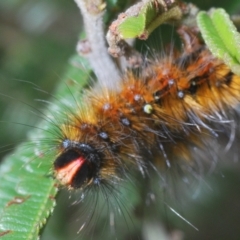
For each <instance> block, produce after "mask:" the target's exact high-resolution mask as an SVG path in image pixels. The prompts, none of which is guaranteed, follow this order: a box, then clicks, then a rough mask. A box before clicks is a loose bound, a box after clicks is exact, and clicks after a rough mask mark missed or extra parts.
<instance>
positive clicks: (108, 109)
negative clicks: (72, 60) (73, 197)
mask: <svg viewBox="0 0 240 240" xmlns="http://www.w3.org/2000/svg"><path fill="white" fill-rule="evenodd" d="M180 31H181V35H182V37H185V38H186V39H185V40H186V41H185V42H187V38H191V39H192V41H191V44H192V46H189V45H187V44H185V50H184V52H183V53H177V52H173V53H172V54H171V55H170V56H167V57H165V58H162V59H160V60H153V62H151V65H149V66H147V67H146V68H144V69H143V70H142V72H141V73H140V74H139V76H135V75H134V74H132V73H127V74H126V76H125V77H123V80H122V82H120V83H119V86H116V90H115V91H114V90H108V89H106V88H103V89H99V87H98V89H97V90H96V89H92V90H91V91H90V92H89V93H88V94H87V96H86V97H85V99H84V102H85V103H84V107H79V109H77V114H74V115H73V116H69V120H68V121H67V123H66V124H63V125H62V127H61V129H62V139H61V143H60V146H59V156H58V157H57V159H56V160H55V162H54V169H55V175H56V178H57V179H59V180H60V182H61V183H62V184H64V185H67V186H69V187H70V188H76V189H77V188H82V187H83V188H84V187H86V186H88V185H92V184H96V185H100V184H102V183H104V182H106V181H109V182H111V181H113V182H115V181H118V180H120V179H121V178H122V176H124V174H125V173H126V172H129V171H131V168H135V169H139V170H140V171H141V172H142V174H143V175H147V172H148V170H149V168H151V165H152V164H154V167H152V168H154V169H155V167H159V168H162V167H163V168H171V167H172V165H174V164H176V165H181V163H182V162H183V163H185V164H189V165H190V166H191V165H194V162H195V160H194V154H193V153H191V151H192V150H191V149H193V150H194V149H199V150H201V149H202V148H203V147H204V146H205V144H206V142H208V141H209V140H210V141H212V139H214V140H215V139H216V138H217V137H218V135H220V134H226V135H227V137H229V138H231V134H232V133H231V130H234V129H231V120H230V119H228V117H227V115H226V112H227V111H229V110H230V109H233V108H234V106H237V104H238V102H239V98H240V97H239V90H240V85H239V83H238V81H240V79H239V77H238V76H236V75H234V74H233V73H232V72H231V70H230V69H229V68H228V67H227V66H226V65H225V64H224V63H223V62H222V61H221V60H218V59H216V58H214V57H213V56H212V54H211V53H210V52H209V50H208V49H207V48H206V47H205V46H204V45H201V44H200V43H199V42H198V41H197V40H196V36H195V35H194V34H193V33H192V32H191V31H190V30H189V29H186V28H182V29H180ZM214 124H217V125H220V126H218V128H216V127H215V126H214ZM221 125H222V126H221ZM228 125H229V126H228ZM225 129H226V130H225ZM224 131H226V132H224ZM199 134H201V137H202V138H201V139H200V138H199ZM230 144H231V143H230ZM203 151H204V150H203ZM209 161H210V160H209Z"/></svg>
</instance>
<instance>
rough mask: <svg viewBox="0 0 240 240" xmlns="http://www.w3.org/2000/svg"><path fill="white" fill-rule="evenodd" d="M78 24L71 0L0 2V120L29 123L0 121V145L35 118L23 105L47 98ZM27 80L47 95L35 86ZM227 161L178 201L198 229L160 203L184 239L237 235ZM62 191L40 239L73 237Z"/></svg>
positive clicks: (20, 134)
mask: <svg viewBox="0 0 240 240" xmlns="http://www.w3.org/2000/svg"><path fill="white" fill-rule="evenodd" d="M188 2H190V1H188ZM192 2H193V3H194V4H196V5H197V6H199V8H201V9H205V10H208V9H209V8H211V7H222V8H224V9H226V11H227V12H230V13H239V12H240V3H239V0H221V1H219V0H205V1H202V0H194V1H192ZM81 27H82V25H81V21H80V18H79V10H78V9H77V7H76V6H75V3H74V1H73V0H72V1H67V0H52V1H48V0H34V1H33V0H15V1H14V0H10V1H9V0H1V1H0V93H3V94H5V95H7V96H10V97H6V96H0V112H1V117H2V121H8V122H20V123H25V124H26V125H29V127H25V126H23V125H21V124H11V123H10V124H6V123H1V125H0V132H1V134H0V146H4V145H6V144H8V143H17V142H20V141H22V139H23V138H25V135H26V131H27V130H29V129H31V126H33V125H35V123H36V121H38V116H36V115H34V114H32V113H31V112H30V111H31V110H29V107H28V106H27V104H30V105H31V106H33V107H36V108H37V107H39V106H38V105H39V104H38V103H37V101H34V99H49V98H50V97H51V92H52V91H53V89H54V88H55V85H56V84H57V83H58V81H59V78H60V76H61V75H62V73H63V72H64V70H65V67H66V63H67V61H68V59H69V58H70V56H71V55H72V54H73V53H74V52H75V45H76V42H77V39H78V35H79V32H80V30H81ZM31 83H34V84H37V85H38V86H39V89H43V90H44V91H46V92H49V94H45V93H43V92H41V91H38V90H36V89H35V88H34V87H33V86H32V85H31ZM19 100H21V101H22V102H24V103H21V102H20V101H19ZM29 112H30V114H29ZM29 116H30V117H29ZM9 148H12V146H10V147H9ZM4 149H5V148H4ZM4 153H5V152H3V151H2V152H1V154H2V155H3V154H4ZM229 165H230V166H229V167H227V168H226V169H225V170H222V171H221V173H222V174H217V176H216V175H212V176H210V177H209V178H206V179H205V182H206V185H205V187H204V188H203V190H202V191H201V192H200V193H199V196H198V197H197V198H196V199H194V201H188V202H186V203H185V204H183V206H182V208H183V209H182V211H181V214H183V215H184V217H186V219H188V220H189V221H191V223H193V224H194V225H195V226H197V227H198V228H199V231H196V230H195V229H193V228H192V227H190V226H189V225H187V224H186V223H185V222H184V221H182V220H181V219H180V218H178V217H177V216H176V215H175V214H172V213H171V212H170V213H169V210H168V209H166V208H164V207H163V209H162V210H161V211H162V215H163V220H164V222H165V224H166V226H167V227H169V229H181V231H183V232H184V235H185V238H184V239H189V240H192V239H194V240H197V239H199V240H202V239H204V240H208V239H209V240H210V239H211V240H213V239H214V240H215V239H219V240H221V239H222V240H225V239H231V240H234V239H236V240H237V239H239V236H240V230H239V224H240V204H239V202H240V191H239V185H238V184H240V175H239V163H237V164H235V165H234V167H232V164H229ZM130 190H131V189H130ZM129 192H132V191H128V193H129ZM133 192H134V191H133ZM136 194H137V193H136ZM62 195H63V197H61V198H59V202H58V206H57V208H56V211H55V212H54V214H53V216H52V218H51V219H50V222H49V225H48V226H47V228H46V229H44V231H43V236H42V239H46V240H51V239H56V240H61V239H70V238H69V234H71V236H72V239H75V238H76V235H75V233H76V231H77V230H78V229H79V226H80V225H81V224H80V221H81V219H82V218H81V216H79V217H77V220H78V221H76V216H75V215H74V214H72V213H75V212H76V211H77V212H78V213H81V210H77V209H78V208H79V205H76V206H71V203H72V202H73V199H74V196H72V198H71V199H70V200H69V197H68V194H67V193H64V192H63V193H62ZM127 196H128V195H127ZM77 197H78V196H77ZM128 197H129V198H130V199H132V198H134V197H136V196H135V195H134V194H132V195H131V196H128ZM180 197H181V196H179V198H180ZM0 198H1V196H0ZM123 201H125V200H123ZM175 201H176V199H175ZM163 205H164V204H163ZM80 207H81V206H80ZM73 216H74V217H73ZM100 220H101V219H100ZM60 229H61V230H62V231H60ZM73 229H74V230H73ZM99 231H100V230H99ZM90 236H91V235H90Z"/></svg>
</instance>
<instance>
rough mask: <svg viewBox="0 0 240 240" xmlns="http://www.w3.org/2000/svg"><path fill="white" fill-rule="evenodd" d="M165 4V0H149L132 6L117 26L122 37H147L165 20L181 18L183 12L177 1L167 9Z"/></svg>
mask: <svg viewBox="0 0 240 240" xmlns="http://www.w3.org/2000/svg"><path fill="white" fill-rule="evenodd" d="M164 4H165V3H164V2H163V1H147V2H142V3H139V4H138V5H136V6H133V8H132V9H131V8H130V9H129V10H128V14H126V16H125V17H124V18H125V19H124V20H123V21H122V22H121V23H120V24H119V26H118V28H117V29H118V32H119V35H120V36H121V39H129V38H137V37H138V38H141V39H146V38H147V37H148V36H149V34H150V33H151V32H152V31H153V30H154V29H155V28H156V27H158V26H159V25H160V24H162V23H163V22H166V21H168V20H170V19H171V20H173V19H175V20H176V19H180V18H181V16H182V13H181V10H180V8H179V7H178V6H176V2H173V4H172V5H171V6H168V8H166V9H165V6H164ZM140 5H141V7H140ZM163 6H164V7H163ZM139 9H140V11H139V12H138V10H139Z"/></svg>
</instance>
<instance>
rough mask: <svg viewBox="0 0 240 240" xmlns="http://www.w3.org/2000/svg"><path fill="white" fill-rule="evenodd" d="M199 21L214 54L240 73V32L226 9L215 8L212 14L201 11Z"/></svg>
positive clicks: (204, 36) (235, 71) (203, 34)
mask: <svg viewBox="0 0 240 240" xmlns="http://www.w3.org/2000/svg"><path fill="white" fill-rule="evenodd" d="M197 23H198V26H199V28H200V31H201V33H202V36H203V38H204V40H205V42H206V44H207V45H208V47H209V49H210V50H211V52H212V53H213V55H214V56H216V57H218V58H220V59H223V61H224V62H225V63H226V64H227V65H228V66H229V67H230V68H231V70H232V71H233V72H234V73H236V74H238V75H240V34H239V33H238V32H237V30H236V27H235V26H234V24H233V23H232V21H231V20H230V18H229V15H228V14H227V13H226V12H225V10H223V9H216V10H213V11H212V12H211V15H209V14H207V13H206V12H200V13H199V14H198V16H197Z"/></svg>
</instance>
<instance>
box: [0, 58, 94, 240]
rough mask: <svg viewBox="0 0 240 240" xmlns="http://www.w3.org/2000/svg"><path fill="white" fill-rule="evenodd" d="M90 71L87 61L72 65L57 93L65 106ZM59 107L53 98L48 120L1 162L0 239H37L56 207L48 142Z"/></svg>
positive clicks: (54, 153)
mask: <svg viewBox="0 0 240 240" xmlns="http://www.w3.org/2000/svg"><path fill="white" fill-rule="evenodd" d="M72 62H73V63H74V65H79V64H80V62H81V65H82V64H83V63H84V62H85V61H84V59H82V58H80V57H79V56H75V57H74V58H73V59H72ZM79 66H80V65H79ZM89 71H90V69H89V68H88V66H87V65H85V66H84V67H82V69H79V68H77V67H74V66H73V65H71V66H69V68H68V71H67V73H66V75H65V77H64V78H63V79H62V81H61V83H60V85H59V87H58V89H57V91H56V94H54V96H59V97H61V102H63V104H64V106H65V107H66V102H68V101H69V102H72V101H73V99H72V98H73V95H76V94H79V90H80V89H81V88H82V87H83V86H84V85H85V84H86V82H87V80H88V76H89ZM74 81H77V84H74ZM58 108H60V106H59V102H58V100H55V101H53V104H51V105H50V107H49V109H48V110H47V111H46V112H45V113H44V114H42V116H43V117H45V118H46V121H43V122H41V123H40V124H39V125H38V126H37V128H36V129H34V130H32V132H31V134H30V136H29V139H28V141H27V142H26V143H23V144H21V145H20V146H19V147H18V148H17V149H16V150H15V152H14V153H13V154H11V155H9V156H7V157H6V159H5V160H4V162H3V163H2V164H1V165H0V184H1V187H0V196H1V198H0V237H1V239H4V240H7V239H9V240H14V239H16V240H19V239H26V240H27V239H29V240H30V239H37V237H38V234H39V230H40V228H41V227H42V226H43V225H44V224H45V223H46V219H47V218H48V216H49V215H50V213H51V212H52V210H53V207H54V205H55V196H56V194H57V192H58V189H57V187H56V182H55V180H54V179H53V178H52V177H51V168H52V162H53V161H54V158H55V157H56V152H55V150H54V148H52V149H51V147H50V146H52V145H51V144H53V143H52V142H51V140H50V142H48V141H46V139H52V138H53V137H52V134H53V133H54V132H55V131H56V129H57V128H56V125H54V124H52V122H51V120H50V117H51V116H56V112H58V110H59V109H58ZM47 116H50V117H47ZM44 129H45V130H46V131H44ZM36 136H37V137H36ZM55 137H56V136H55ZM53 140H54V139H53ZM49 143H50V145H49ZM29 144H30V145H29ZM49 149H50V151H49ZM36 152H38V154H36Z"/></svg>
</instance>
